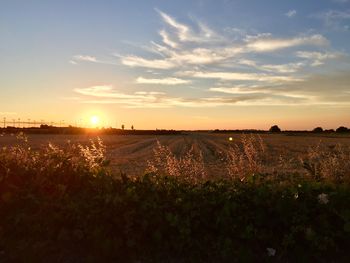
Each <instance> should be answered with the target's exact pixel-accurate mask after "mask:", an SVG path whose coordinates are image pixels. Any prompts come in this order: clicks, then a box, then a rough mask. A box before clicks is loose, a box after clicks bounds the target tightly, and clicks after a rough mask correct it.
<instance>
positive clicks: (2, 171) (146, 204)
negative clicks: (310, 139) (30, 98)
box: [0, 142, 350, 262]
mask: <svg viewBox="0 0 350 263" xmlns="http://www.w3.org/2000/svg"><path fill="white" fill-rule="evenodd" d="M183 165H187V166H186V167H188V165H190V164H188V163H184V164H183ZM312 167H313V166H312ZM180 170H181V169H180ZM183 171H184V173H185V172H186V170H183ZM222 173H226V170H224V169H223V171H222ZM348 176H349V174H348ZM222 178H226V179H220V180H206V179H203V178H196V177H193V176H169V175H168V174H163V175H162V174H160V173H157V172H152V173H146V174H145V175H143V176H139V177H127V176H126V175H123V174H118V175H116V174H112V173H111V172H109V170H108V162H107V161H106V160H105V159H104V146H103V144H102V143H101V142H97V143H92V144H91V145H90V146H81V145H70V147H69V148H66V149H65V150H62V149H61V148H58V147H56V146H54V145H51V144H49V145H48V146H47V147H43V148H42V149H40V150H32V149H30V148H29V147H28V146H27V145H26V143H25V142H24V143H21V144H18V145H16V146H12V147H9V148H3V149H2V150H0V262H348V258H349V255H350V251H349V247H350V184H349V180H348V177H346V176H344V175H342V177H340V176H338V177H337V178H336V179H337V180H331V179H329V178H324V177H320V176H319V175H318V174H315V176H313V177H312V176H311V177H305V176H297V175H290V176H286V175H281V176H278V175H269V174H260V173H251V174H250V175H247V176H245V177H234V176H231V177H230V178H228V177H225V176H223V177H222Z"/></svg>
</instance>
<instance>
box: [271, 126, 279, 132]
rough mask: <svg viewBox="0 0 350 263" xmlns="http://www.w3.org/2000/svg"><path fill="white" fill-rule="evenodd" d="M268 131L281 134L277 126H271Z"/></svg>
mask: <svg viewBox="0 0 350 263" xmlns="http://www.w3.org/2000/svg"><path fill="white" fill-rule="evenodd" d="M269 131H270V132H281V129H280V127H278V126H277V125H273V126H271V128H270V130H269Z"/></svg>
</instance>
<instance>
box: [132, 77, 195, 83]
mask: <svg viewBox="0 0 350 263" xmlns="http://www.w3.org/2000/svg"><path fill="white" fill-rule="evenodd" d="M136 83H139V84H161V85H180V84H188V83H191V81H190V80H185V79H179V78H162V79H160V78H157V79H155V78H152V79H149V78H143V77H138V78H137V79H136Z"/></svg>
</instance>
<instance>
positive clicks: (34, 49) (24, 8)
mask: <svg viewBox="0 0 350 263" xmlns="http://www.w3.org/2000/svg"><path fill="white" fill-rule="evenodd" d="M349 54H350V0H305V1H291V0H290V1H280V0H265V1H261V0H236V1H235V0H215V1H213V0H193V1H190V0H178V1H170V0H149V1H143V0H139V1H136V0H128V1H124V0H114V1H111V0H99V1H92V0H84V1H83V0H75V1H72V0H60V1H51V0H45V1H44V0H22V1H18V0H0V117H1V118H6V119H7V120H13V119H15V120H18V119H19V118H20V119H22V120H28V119H31V120H32V121H33V120H37V121H39V120H45V121H47V122H51V121H53V122H56V123H58V122H62V123H65V124H73V125H75V124H76V125H85V126H89V125H91V123H90V119H91V117H92V116H97V117H98V118H99V120H100V122H99V125H100V126H105V127H109V126H112V127H120V126H121V125H122V124H124V125H125V126H126V127H127V128H128V127H131V125H134V127H135V128H136V129H156V128H158V129H193V130H195V129H268V128H269V127H270V126H272V125H274V124H277V125H279V127H280V128H282V129H289V130H290V129H295V130H296V129H313V128H315V127H317V126H321V127H323V128H327V129H329V128H337V127H339V126H341V125H342V126H348V127H349V126H350V57H349Z"/></svg>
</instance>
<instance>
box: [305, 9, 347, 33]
mask: <svg viewBox="0 0 350 263" xmlns="http://www.w3.org/2000/svg"><path fill="white" fill-rule="evenodd" d="M311 17H313V18H316V19H320V20H322V21H323V23H324V25H325V26H326V27H327V28H329V29H333V30H345V31H347V30H349V25H348V23H346V21H348V20H349V19H350V9H348V10H328V11H326V12H320V13H316V14H312V15H311Z"/></svg>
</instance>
